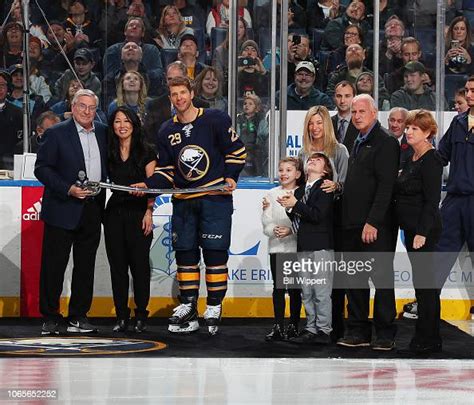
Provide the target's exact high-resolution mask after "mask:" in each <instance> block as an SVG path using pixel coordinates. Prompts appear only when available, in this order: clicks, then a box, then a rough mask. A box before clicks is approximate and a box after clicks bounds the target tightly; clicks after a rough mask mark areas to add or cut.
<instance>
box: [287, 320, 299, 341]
mask: <svg viewBox="0 0 474 405" xmlns="http://www.w3.org/2000/svg"><path fill="white" fill-rule="evenodd" d="M285 335H286V338H287V339H288V340H290V339H293V338H295V337H298V336H299V335H300V334H299V332H298V326H296V325H295V324H294V323H289V324H288V327H287V328H286V333H285Z"/></svg>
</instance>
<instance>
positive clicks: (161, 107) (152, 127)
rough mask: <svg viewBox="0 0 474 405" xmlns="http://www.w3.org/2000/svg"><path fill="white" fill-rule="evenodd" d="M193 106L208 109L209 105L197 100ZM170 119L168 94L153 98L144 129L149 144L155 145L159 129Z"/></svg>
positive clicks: (149, 104) (149, 105)
mask: <svg viewBox="0 0 474 405" xmlns="http://www.w3.org/2000/svg"><path fill="white" fill-rule="evenodd" d="M193 104H194V106H195V107H198V108H209V103H207V102H205V101H202V100H200V99H199V98H195V99H193ZM170 118H171V101H170V99H169V93H168V92H166V94H162V95H161V96H159V97H157V98H154V99H153V100H151V101H150V102H149V103H148V107H147V114H146V116H145V123H144V129H145V134H146V138H147V140H148V141H149V142H150V143H153V144H155V143H156V137H157V136H158V132H159V131H160V127H161V126H162V125H163V123H165V122H166V121H168V120H169V119H170Z"/></svg>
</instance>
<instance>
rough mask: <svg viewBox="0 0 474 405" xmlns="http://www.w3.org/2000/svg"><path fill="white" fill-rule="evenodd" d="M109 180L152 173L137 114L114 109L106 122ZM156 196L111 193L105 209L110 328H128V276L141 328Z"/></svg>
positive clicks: (136, 326)
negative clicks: (112, 319) (112, 307)
mask: <svg viewBox="0 0 474 405" xmlns="http://www.w3.org/2000/svg"><path fill="white" fill-rule="evenodd" d="M108 142H109V144H108V150H109V156H108V159H109V178H110V180H111V181H112V182H114V183H116V184H121V185H131V184H135V183H139V182H142V181H143V180H144V179H145V178H146V177H149V176H151V175H152V174H153V171H154V169H155V166H156V154H155V153H154V151H153V148H152V147H151V146H149V145H148V144H147V143H146V142H145V140H144V135H143V131H142V127H141V122H140V119H139V117H138V115H137V114H136V113H135V112H133V111H131V110H130V109H128V108H126V107H118V108H117V110H116V111H115V112H114V113H113V114H112V116H111V117H110V121H109V141H108ZM153 204H154V198H149V197H147V196H146V195H145V196H141V197H138V196H135V195H131V194H129V193H127V192H124V191H113V192H112V196H111V197H110V199H109V201H108V203H107V208H106V211H105V221H104V232H105V247H106V250H107V257H108V259H109V265H110V274H111V278H112V292H113V296H114V304H115V312H116V314H117V324H116V325H115V327H114V329H113V330H114V332H126V331H127V329H128V324H129V319H130V308H129V307H128V290H129V276H128V269H129V268H130V273H131V275H132V279H133V290H134V300H135V305H136V308H135V323H134V330H135V332H137V333H140V332H143V331H144V330H145V328H146V319H147V316H148V311H147V309H146V308H147V306H148V301H149V299H150V262H149V252H150V245H151V241H152V239H153V233H152V229H153V219H152V214H153Z"/></svg>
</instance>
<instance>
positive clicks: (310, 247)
mask: <svg viewBox="0 0 474 405" xmlns="http://www.w3.org/2000/svg"><path fill="white" fill-rule="evenodd" d="M322 183H323V181H322V180H318V181H316V182H315V183H314V184H313V186H312V187H311V191H310V194H309V196H308V199H307V200H306V203H304V204H303V203H302V202H301V199H302V198H303V196H304V192H305V187H306V185H303V186H300V187H299V188H298V189H296V190H295V197H296V198H297V199H298V202H297V203H296V205H295V206H294V207H293V209H292V210H291V212H290V213H288V216H289V217H290V219H291V220H293V219H294V217H295V216H299V217H300V226H299V229H298V234H297V236H296V239H297V250H298V252H313V251H316V250H322V249H334V242H333V201H334V194H333V193H325V192H324V191H323V190H321V184H322Z"/></svg>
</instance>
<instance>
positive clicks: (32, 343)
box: [0, 337, 167, 356]
mask: <svg viewBox="0 0 474 405" xmlns="http://www.w3.org/2000/svg"><path fill="white" fill-rule="evenodd" d="M166 347H167V345H166V344H165V343H162V342H155V341H152V340H138V339H126V338H124V339H121V338H100V337H98V338H94V337H38V338H15V339H0V355H1V354H8V355H12V354H14V355H20V356H31V355H38V356H78V355H79V356H80V355H89V356H90V355H110V354H127V353H140V352H150V351H155V350H162V349H165V348H166Z"/></svg>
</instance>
